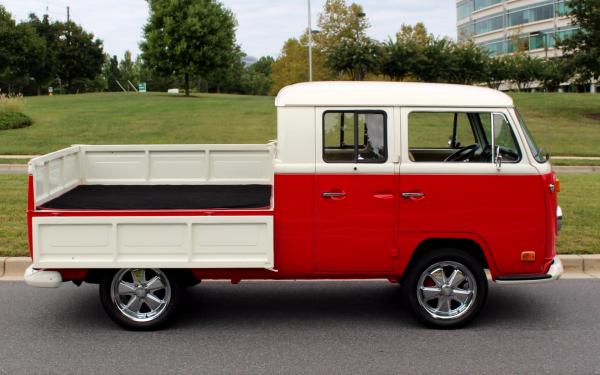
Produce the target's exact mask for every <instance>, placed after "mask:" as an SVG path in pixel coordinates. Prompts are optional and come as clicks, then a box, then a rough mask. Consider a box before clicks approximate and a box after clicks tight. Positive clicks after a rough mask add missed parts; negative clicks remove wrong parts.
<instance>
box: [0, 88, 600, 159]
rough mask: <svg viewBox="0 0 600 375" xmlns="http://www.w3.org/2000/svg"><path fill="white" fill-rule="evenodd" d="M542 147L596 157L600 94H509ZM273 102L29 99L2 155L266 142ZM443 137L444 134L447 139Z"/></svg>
mask: <svg viewBox="0 0 600 375" xmlns="http://www.w3.org/2000/svg"><path fill="white" fill-rule="evenodd" d="M511 95H512V96H513V97H514V99H515V102H516V104H517V106H518V107H519V108H520V110H521V112H522V113H523V114H524V116H525V118H526V120H527V123H528V125H529V127H530V129H531V131H532V132H533V134H534V136H535V138H536V140H537V141H538V143H539V145H540V146H542V147H544V149H545V150H549V151H550V152H551V153H552V154H554V155H577V156H600V147H598V145H600V121H599V120H594V119H592V118H590V117H588V116H587V115H589V114H593V113H600V95H591V94H567V93H564V94H545V93H535V94H531V93H515V94H511ZM273 102H274V98H273V97H255V96H239V95H207V94H206V95H204V94H203V95H197V96H195V97H192V98H185V97H181V96H171V95H167V94H161V93H148V94H136V93H102V94H83V95H64V96H60V95H57V96H53V97H47V96H40V97H30V98H27V99H26V103H25V105H24V112H25V113H26V114H27V115H29V116H30V117H31V118H33V120H34V125H33V126H31V127H29V128H25V129H16V130H6V131H2V135H1V136H0V154H20V155H23V154H44V153H48V152H51V151H55V150H57V149H60V148H63V147H67V146H70V145H71V144H142V143H149V144H154V143H163V144H164V143H264V142H266V141H268V140H270V139H274V138H275V137H276V131H275V129H276V126H275V125H276V114H275V107H274V103H273ZM447 136H448V135H444V138H445V139H444V140H443V141H446V140H447Z"/></svg>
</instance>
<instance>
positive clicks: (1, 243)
mask: <svg viewBox="0 0 600 375" xmlns="http://www.w3.org/2000/svg"><path fill="white" fill-rule="evenodd" d="M0 192H1V194H2V197H1V198H0V256H28V254H29V247H28V245H27V214H26V210H27V176H21V175H0Z"/></svg>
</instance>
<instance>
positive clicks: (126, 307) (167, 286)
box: [100, 268, 180, 331]
mask: <svg viewBox="0 0 600 375" xmlns="http://www.w3.org/2000/svg"><path fill="white" fill-rule="evenodd" d="M179 295H180V287H179V284H178V281H177V278H175V277H174V275H169V274H167V273H166V272H164V271H162V270H160V269H154V268H153V269H149V268H147V269H144V268H128V269H121V270H118V271H117V272H115V273H111V274H108V275H106V276H105V277H104V278H103V279H102V281H101V282H100V300H101V301H102V306H103V307H104V310H105V311H106V313H107V314H108V315H109V316H110V317H111V318H112V319H113V320H114V321H115V322H116V323H118V324H119V325H121V326H122V327H124V328H127V329H130V330H136V331H144V330H155V329H158V328H161V327H162V326H164V325H165V324H166V323H167V322H168V320H169V319H170V318H171V316H172V315H173V314H174V312H175V308H176V306H177V303H178V302H179Z"/></svg>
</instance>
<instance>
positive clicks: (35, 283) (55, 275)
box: [23, 265, 63, 288]
mask: <svg viewBox="0 0 600 375" xmlns="http://www.w3.org/2000/svg"><path fill="white" fill-rule="evenodd" d="M23 278H24V279H25V284H27V285H29V286H32V287H35V288H58V287H59V286H61V285H62V283H63V280H62V275H61V274H60V272H57V271H45V270H36V269H34V268H33V265H31V266H29V267H27V269H26V270H25V273H24V274H23Z"/></svg>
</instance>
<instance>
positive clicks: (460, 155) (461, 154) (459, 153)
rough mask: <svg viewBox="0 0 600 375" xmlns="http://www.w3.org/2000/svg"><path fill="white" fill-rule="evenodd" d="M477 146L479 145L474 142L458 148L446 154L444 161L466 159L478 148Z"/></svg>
mask: <svg viewBox="0 0 600 375" xmlns="http://www.w3.org/2000/svg"><path fill="white" fill-rule="evenodd" d="M479 147H480V146H479V145H478V144H476V143H475V144H472V145H470V146H467V147H463V148H461V149H458V150H456V152H453V153H452V154H451V155H450V156H448V157H447V158H446V159H444V162H451V161H464V160H467V159H469V158H471V156H473V155H474V154H475V152H476V151H477V150H478V149H479Z"/></svg>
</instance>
